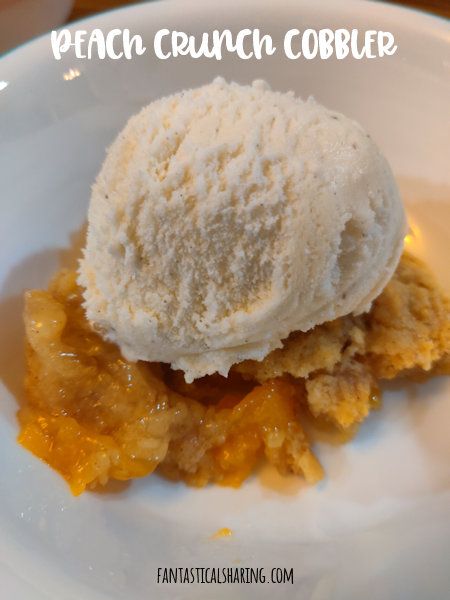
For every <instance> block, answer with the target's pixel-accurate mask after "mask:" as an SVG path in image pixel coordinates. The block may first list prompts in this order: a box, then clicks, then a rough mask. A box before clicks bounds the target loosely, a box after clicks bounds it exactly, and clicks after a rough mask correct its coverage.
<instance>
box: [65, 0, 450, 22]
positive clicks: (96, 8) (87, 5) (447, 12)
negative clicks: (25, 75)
mask: <svg viewBox="0 0 450 600" xmlns="http://www.w3.org/2000/svg"><path fill="white" fill-rule="evenodd" d="M223 1H224V2H226V0H223ZM342 1H344V0H342ZM388 1H390V0H388ZM134 3H135V0H75V5H74V8H73V10H72V13H71V15H70V17H69V21H73V20H75V19H81V18H82V17H87V16H89V15H93V14H95V13H98V12H101V11H103V10H109V9H111V8H117V7H118V6H124V5H126V4H134ZM396 4H401V5H403V6H410V7H411V8H419V9H420V10H426V11H429V12H432V13H434V14H436V15H440V16H442V17H448V18H450V1H449V0H398V1H397V2H396ZM186 10H189V2H188V1H187V0H186Z"/></svg>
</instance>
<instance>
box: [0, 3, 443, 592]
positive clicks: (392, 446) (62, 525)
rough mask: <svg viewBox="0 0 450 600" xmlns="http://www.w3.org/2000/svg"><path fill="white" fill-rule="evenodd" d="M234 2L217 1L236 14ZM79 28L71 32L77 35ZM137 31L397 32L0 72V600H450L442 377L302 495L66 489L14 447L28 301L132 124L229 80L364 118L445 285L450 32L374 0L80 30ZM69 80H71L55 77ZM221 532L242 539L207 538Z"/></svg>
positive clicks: (20, 64) (20, 54)
mask: <svg viewBox="0 0 450 600" xmlns="http://www.w3.org/2000/svg"><path fill="white" fill-rule="evenodd" d="M225 6H226V8H225ZM75 26H76V27H80V24H76V25H75ZM99 26H100V27H102V28H103V30H104V31H106V30H108V29H111V28H113V27H117V26H120V27H129V28H130V29H131V30H132V32H133V33H141V34H142V35H143V36H144V37H145V39H146V40H147V41H149V40H151V39H152V35H153V33H154V32H155V31H156V30H158V29H160V28H162V27H169V28H173V29H178V30H184V31H189V32H193V33H199V32H202V31H204V30H211V29H213V28H219V29H223V28H232V29H234V30H236V29H241V28H242V27H246V26H252V27H256V26H260V27H261V28H262V29H263V30H264V31H265V32H270V33H271V34H272V36H273V37H274V38H275V39H277V38H279V36H280V35H281V34H282V33H284V32H285V31H286V30H287V29H290V28H292V27H298V28H300V29H303V28H305V27H316V28H320V27H331V28H335V27H347V28H352V27H358V28H360V29H384V30H388V31H391V32H393V33H394V34H395V36H396V39H397V43H398V46H399V50H398V52H397V54H396V55H395V56H394V57H391V58H388V59H383V60H372V61H355V60H344V61H339V62H337V61H320V60H313V61H288V60H286V59H284V58H283V57H282V54H281V53H277V54H276V55H275V56H273V57H271V58H267V59H264V60H262V61H258V62H256V61H241V60H238V59H236V58H234V57H230V56H227V57H226V58H225V59H224V60H222V61H221V62H216V61H213V60H204V59H202V60H195V61H193V60H192V59H187V58H183V59H177V60H168V61H159V60H157V59H156V58H155V57H154V56H153V53H152V52H147V53H146V54H145V55H144V56H143V57H141V58H139V59H134V60H132V61H126V60H123V61H108V60H104V61H96V60H92V61H79V60H77V59H74V58H73V57H70V56H68V55H66V56H65V57H64V58H63V60H62V61H60V62H56V61H54V60H53V58H52V56H51V53H50V45H49V38H48V37H47V36H46V37H43V38H41V39H38V40H36V41H34V42H33V43H31V44H29V45H26V46H25V47H23V48H21V49H20V50H19V51H16V52H13V53H11V54H10V55H8V56H6V58H4V59H3V60H1V61H0V202H1V219H0V240H1V253H0V291H1V298H0V318H1V327H2V334H1V341H0V375H1V380H2V381H1V384H0V386H1V388H0V393H1V412H0V590H1V592H0V597H1V598H5V599H8V600H9V599H10V598H11V599H12V598H14V599H15V600H16V599H18V600H29V599H30V600H49V599H51V600H72V599H74V600H75V599H76V600H79V599H83V600H97V599H109V600H113V599H116V598H126V599H127V600H136V599H139V600H143V599H147V598H219V599H220V598H229V597H236V598H271V597H273V595H274V594H276V595H277V596H278V597H283V598H302V599H303V598H305V599H306V598H308V599H309V598H311V599H315V600H318V599H320V600H325V599H331V598H333V599H334V600H341V599H342V600H356V599H360V598H365V599H379V600H382V599H385V598H389V599H399V600H403V599H405V598H408V600H421V599H423V598H427V599H428V600H432V599H434V600H442V599H443V598H445V597H448V596H447V593H448V589H450V587H449V586H450V576H449V562H448V560H449V559H448V557H449V555H450V470H449V459H450V436H449V435H448V429H449V422H450V393H449V392H450V385H449V381H448V379H446V378H437V379H435V380H433V381H431V382H429V383H427V384H426V385H420V386H412V385H408V386H406V388H393V389H391V390H389V391H388V392H387V393H386V394H385V401H384V406H383V408H382V410H380V411H378V412H376V413H374V414H373V415H372V416H371V417H370V418H369V419H368V420H367V422H366V423H365V424H364V425H363V426H362V427H361V430H360V432H359V433H358V435H357V437H356V438H355V439H354V441H353V442H351V443H350V444H348V445H346V446H334V447H333V446H329V445H326V444H324V443H322V444H320V445H318V447H317V452H318V454H319V457H320V459H321V461H322V463H323V465H324V467H325V470H326V472H327V478H326V479H325V480H324V481H323V482H322V483H321V484H320V485H318V486H317V487H307V486H305V485H304V484H303V483H301V482H299V481H297V480H296V479H295V478H288V479H286V480H282V479H281V478H279V477H277V476H276V475H275V474H274V473H273V472H272V471H270V469H265V470H263V471H262V472H261V473H260V474H258V475H257V476H255V477H254V478H253V479H252V480H251V481H249V482H247V483H245V485H243V487H242V488H241V489H240V490H233V489H226V488H219V487H209V488H206V489H202V490H197V489H189V488H187V487H185V486H184V485H182V484H173V483H167V482H165V481H164V480H162V479H160V478H159V477H157V476H153V477H151V478H148V479H144V480H140V481H136V482H134V483H132V485H130V486H129V487H126V488H124V489H123V490H121V491H117V492H115V493H109V494H95V493H87V494H84V495H83V496H81V497H79V498H73V497H72V496H71V495H70V493H69V490H68V488H67V486H66V484H65V483H64V481H63V480H62V479H61V478H60V477H59V476H58V475H57V474H56V473H54V472H53V471H52V470H50V469H49V468H48V467H46V466H45V465H44V464H42V463H41V462H39V461H38V460H36V459H35V458H33V456H31V455H30V454H28V453H27V452H26V451H24V450H23V449H21V448H20V447H19V446H18V445H17V444H16V442H15V436H16V433H17V424H16V421H15V411H16V400H15V398H14V396H20V380H21V376H22V369H23V365H22V344H23V331H22V325H21V318H20V313H21V296H22V292H23V290H24V289H25V288H28V287H34V286H43V285H45V284H46V281H47V280H48V278H49V276H50V275H51V274H52V273H53V271H54V270H55V269H56V268H57V266H58V264H60V263H61V260H63V261H64V260H66V259H67V252H65V249H67V248H69V247H70V245H71V244H74V243H75V241H74V240H75V237H76V235H75V234H76V232H77V231H78V230H79V229H80V227H81V225H82V223H83V221H84V219H85V215H86V207H87V203H88V198H89V187H90V184H91V183H92V181H93V179H94V176H95V174H96V172H97V170H98V168H99V166H100V164H101V161H102V158H103V156H104V150H105V147H106V146H107V145H108V144H109V143H110V142H111V140H112V139H113V138H114V136H115V134H116V133H117V132H118V130H119V129H120V128H121V127H122V126H123V124H124V122H125V120H126V118H127V117H128V116H129V115H130V114H131V113H133V112H134V111H136V110H137V109H138V108H139V107H140V106H142V105H143V104H146V103H148V102H149V101H150V100H152V99H154V98H157V97H159V96H161V95H163V94H167V93H168V92H173V91H175V90H180V89H182V88H183V87H185V86H194V85H198V84H201V83H203V82H207V81H209V80H211V79H212V78H213V77H214V76H215V75H217V74H220V75H223V76H225V77H227V78H232V79H235V80H237V81H240V82H248V81H251V80H252V79H254V78H260V77H264V78H266V79H267V80H268V81H269V82H270V83H271V84H272V86H273V87H274V88H276V89H280V90H288V89H294V90H295V91H296V92H297V93H300V94H302V95H303V96H307V95H309V94H313V95H314V96H316V97H317V98H318V100H320V101H321V102H323V103H324V104H326V105H329V106H330V107H333V108H336V109H338V110H341V111H343V112H345V113H346V114H348V115H350V116H353V117H355V118H356V119H358V120H359V121H360V122H361V123H362V124H363V125H364V126H365V127H366V128H367V129H368V130H369V131H370V132H371V133H372V134H373V136H374V138H375V139H376V140H377V142H378V143H379V145H380V146H381V147H382V148H383V150H384V151H385V153H386V154H387V156H388V158H389V159H390V161H391V163H392V165H393V168H394V171H395V173H396V175H397V176H398V177H399V181H400V182H401V184H402V187H403V189H404V190H405V199H406V201H407V206H408V210H409V212H410V214H411V217H412V220H413V222H414V224H415V225H416V226H418V227H419V232H418V234H417V238H416V243H415V245H414V247H415V250H416V251H417V252H419V253H420V254H421V255H422V256H424V257H425V258H426V260H428V261H429V262H430V264H431V265H432V266H433V267H434V269H435V270H436V272H437V273H438V275H439V276H440V278H441V280H442V281H443V283H444V284H445V285H446V286H447V289H449V290H450V279H449V269H448V254H449V248H450V245H449V241H448V239H449V236H450V225H449V217H450V195H449V191H450V169H449V139H450V125H449V120H448V107H449V105H450V78H449V71H448V70H449V62H450V44H449V28H448V24H447V23H445V22H444V21H442V20H439V19H436V18H432V17H428V16H425V15H423V14H421V13H418V12H414V11H404V10H401V9H399V8H395V7H393V6H390V5H384V4H381V3H367V2H356V1H353V0H351V1H346V2H345V3H344V2H331V1H326V2H325V1H322V2H316V1H314V0H310V1H304V2H297V1H294V0H292V1H288V0H281V1H279V2H277V3H273V2H269V0H258V2H255V1H253V0H252V1H250V0H248V1H247V2H242V1H237V0H230V1H228V2H227V3H226V4H225V3H220V4H219V3H218V2H216V1H214V2H213V1H207V0H203V1H197V0H196V1H195V2H189V3H187V2H181V1H178V2H177V1H175V0H173V1H168V2H156V3H152V4H147V5H140V6H139V5H138V6H134V7H130V8H128V9H126V10H120V11H118V12H112V13H109V14H105V15H101V16H98V17H96V18H95V19H92V20H89V21H87V22H86V23H85V24H83V27H89V28H93V27H99ZM71 69H72V74H73V73H74V72H75V73H78V72H79V75H77V76H75V77H67V76H66V77H64V74H67V73H69V72H70V70H71ZM220 527H230V528H231V529H232V530H233V536H232V537H231V538H226V539H218V540H211V539H210V538H211V535H212V534H213V533H214V532H215V531H216V530H217V529H218V528H220ZM207 565H213V566H219V567H222V566H225V567H226V566H253V567H256V566H264V567H272V566H282V567H291V566H292V567H294V574H295V582H294V585H279V586H277V587H276V588H274V587H273V586H272V585H268V584H264V585H262V584H261V585H246V586H245V585H244V586H241V587H239V586H208V585H203V586H201V585H177V586H169V585H165V586H164V585H159V586H157V585H156V583H155V581H156V568H157V567H158V566H187V567H190V566H207Z"/></svg>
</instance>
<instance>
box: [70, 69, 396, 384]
mask: <svg viewBox="0 0 450 600" xmlns="http://www.w3.org/2000/svg"><path fill="white" fill-rule="evenodd" d="M405 226H406V225H405V215H404V210H403V206H402V203H401V200H400V198H399V194H398V191H397V188H396V185H395V182H394V179H393V176H392V173H391V171H390V169H389V166H388V164H387V162H386V160H385V159H384V158H383V156H382V155H381V154H380V152H379V150H378V149H377V147H376V145H375V144H374V142H373V141H372V139H371V138H370V137H369V135H367V133H366V132H365V131H364V130H363V129H362V128H361V127H360V126H359V125H358V124H357V123H355V122H354V121H352V120H350V119H348V118H346V117H344V116H343V115H341V114H339V113H336V112H334V111H332V110H328V109H326V108H324V107H323V106H321V105H320V104H318V103H316V102H315V101H314V100H312V99H309V100H308V101H306V102H305V101H303V100H301V99H300V98H296V97H295V96H294V95H293V94H292V93H288V94H284V93H278V92H274V91H272V90H271V89H270V88H269V86H268V85H267V84H265V83H264V82H261V81H255V82H254V83H253V85H251V86H241V85H238V84H236V83H227V82H226V81H224V80H223V79H221V78H218V79H215V80H214V81H213V82H212V83H211V84H209V85H205V86H203V87H201V88H198V89H193V90H189V91H184V92H181V93H178V94H175V95H173V96H170V97H167V98H162V99H160V100H157V101H156V102H152V103H151V104H150V105H149V106H147V107H145V108H144V109H143V110H142V111H141V112H140V113H139V114H137V115H136V116H134V117H132V118H131V119H130V121H129V122H128V123H127V125H126V127H125V128H124V130H123V131H122V132H121V133H120V134H119V136H118V137H117V139H116V141H115V142H114V143H113V145H112V146H111V148H110V149H109V151H108V154H107V157H106V160H105V162H104V165H103V167H102V169H101V172H100V174H99V175H98V178H97V181H96V183H95V185H94V186H93V190H92V198H91V204H90V208H89V225H88V234H87V243H86V248H85V251H84V256H83V258H82V260H81V263H80V270H79V282H80V283H81V285H82V286H84V288H85V290H84V298H85V308H86V313H87V317H88V319H89V320H90V321H91V322H92V323H93V324H94V325H95V326H97V327H98V328H99V329H100V331H101V332H103V335H104V336H105V337H106V338H107V339H109V340H111V341H114V342H116V343H117V344H118V345H119V346H120V348H121V351H122V353H123V355H124V356H125V357H126V358H127V359H129V360H138V359H143V360H148V361H161V362H167V363H171V365H172V367H173V368H176V369H182V370H183V371H184V373H185V378H186V380H187V381H192V380H193V379H195V378H197V377H201V376H203V375H206V374H211V373H214V372H219V373H221V374H223V375H226V374H227V373H228V370H229V369H230V367H231V365H233V364H234V363H237V362H240V361H242V360H244V359H248V358H252V359H262V358H264V357H265V356H266V355H267V354H268V353H269V352H270V351H271V350H273V349H274V348H277V347H281V346H282V340H283V339H284V338H286V337H287V336H288V335H289V333H291V332H292V331H297V330H300V331H307V330H308V329H310V328H312V327H314V326H315V325H317V324H319V323H322V322H324V321H329V320H332V319H335V318H337V317H339V316H342V315H345V314H348V313H351V312H353V313H360V312H363V311H366V310H368V309H369V307H370V304H371V302H372V300H373V299H374V298H375V297H376V296H377V295H378V294H379V293H380V292H381V290H382V289H383V287H384V286H385V284H386V283H387V282H388V280H389V279H390V277H391V275H392V273H393V271H394V270H395V268H396V266H397V262H398V259H399V257H400V254H401V251H402V247H403V237H404V234H405Z"/></svg>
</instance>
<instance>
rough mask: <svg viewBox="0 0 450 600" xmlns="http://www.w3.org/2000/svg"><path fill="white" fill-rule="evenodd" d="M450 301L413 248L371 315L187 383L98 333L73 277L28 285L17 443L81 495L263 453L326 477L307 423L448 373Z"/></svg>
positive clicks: (235, 470) (226, 481)
mask: <svg viewBox="0 0 450 600" xmlns="http://www.w3.org/2000/svg"><path fill="white" fill-rule="evenodd" d="M449 310H450V304H449V301H448V300H447V299H446V298H445V297H444V295H443V294H442V293H441V292H440V290H439V289H438V288H437V287H436V284H435V281H434V279H433V277H432V276H431V275H430V273H429V272H428V270H427V269H426V267H425V266H424V265H423V264H422V263H421V262H420V261H419V260H418V259H416V258H413V257H412V256H410V255H407V254H405V255H404V256H403V258H402V259H401V261H400V264H399V266H398V268H397V271H396V273H395V274H394V277H393V278H392V280H391V281H390V283H389V284H388V285H387V287H386V288H385V289H384V291H383V292H382V294H381V295H380V296H379V297H378V298H377V299H376V300H375V302H374V304H373V306H372V309H371V310H370V312H369V313H367V314H365V315H360V316H357V317H355V316H351V315H349V316H346V317H341V318H339V319H336V320H335V321H332V322H330V323H325V324H323V325H320V326H317V327H315V328H314V329H312V330H311V331H309V332H307V333H294V334H292V335H291V336H290V337H289V338H288V339H287V340H286V341H285V343H284V346H283V348H281V349H277V350H274V351H273V352H272V353H270V354H269V355H268V356H267V357H266V358H265V359H264V360H262V361H260V362H257V361H244V362H242V363H240V364H237V365H235V366H234V367H233V369H232V372H231V373H230V375H229V377H228V378H224V377H222V376H219V375H213V376H208V377H204V378H202V379H199V380H196V381H195V382H194V383H191V384H188V383H186V382H185V380H184V377H183V375H182V373H181V372H179V371H173V370H171V369H170V367H168V366H167V365H163V364H157V363H148V362H143V361H139V362H136V363H132V362H129V361H127V360H125V359H124V358H123V357H122V356H121V354H120V351H119V349H118V348H117V347H116V346H115V345H114V344H111V343H107V342H105V341H104V340H102V338H101V337H100V336H99V335H98V334H97V333H95V332H94V331H93V329H92V327H91V326H90V324H89V323H88V321H87V319H86V317H85V313H84V310H83V307H82V290H81V289H80V287H79V286H78V285H77V283H76V273H75V272H71V271H61V272H60V273H59V274H57V275H56V276H55V278H54V279H53V281H52V282H51V284H50V286H49V289H48V291H30V292H28V293H27V294H26V309H25V325H26V339H27V375H26V394H27V402H26V404H25V406H24V407H23V408H21V410H20V412H19V420H20V424H21V433H20V436H19V441H20V443H21V444H23V445H24V446H25V447H26V448H28V449H29V450H31V451H32V452H33V453H34V454H35V455H37V456H39V457H40V458H42V459H43V460H45V461H46V462H47V463H48V464H50V465H51V466H52V467H53V468H55V469H56V470H58V471H59V472H60V473H61V474H62V475H63V476H64V477H65V479H66V480H67V481H68V482H69V484H70V486H71V489H72V491H73V493H75V494H78V493H80V492H82V491H83V490H84V489H85V488H86V487H88V488H93V487H95V486H96V485H98V484H105V483H106V482H107V481H108V480H109V479H119V480H126V479H131V478H135V477H142V476H144V475H147V474H149V473H152V472H153V471H154V470H155V469H156V468H158V471H159V472H160V473H162V474H164V475H165V476H167V477H169V478H172V479H182V480H184V481H186V482H187V483H189V484H191V485H204V484H206V483H208V482H214V483H219V484H223V485H234V486H235V485H239V484H240V483H241V482H242V481H243V480H244V479H245V478H246V477H247V476H248V475H249V474H250V473H251V472H252V470H253V469H254V468H255V466H256V465H257V464H258V463H259V461H260V460H261V459H262V458H265V459H266V460H267V461H268V462H269V463H271V464H272V465H274V466H275V467H276V468H277V469H278V470H279V471H280V473H295V474H298V475H301V476H304V477H305V478H306V480H307V481H309V482H315V481H317V480H319V479H320V478H321V477H322V468H321V466H320V464H319V463H318V461H317V459H316V458H315V456H314V454H313V452H312V450H311V448H310V446H309V443H308V440H307V438H306V436H305V433H304V431H303V429H302V426H301V422H300V413H301V410H300V409H302V410H305V407H307V409H308V410H309V411H310V413H311V414H312V415H313V416H314V417H318V418H325V419H327V420H328V421H329V422H330V423H332V424H333V425H335V426H336V427H338V428H342V429H349V428H352V427H354V426H355V425H357V424H358V423H360V422H361V421H363V420H364V419H365V418H366V417H367V415H368V414H369V412H370V409H371V407H372V405H373V404H374V403H375V402H376V398H377V395H378V381H379V380H380V379H391V378H393V377H396V376H397V375H402V374H405V373H410V372H411V371H412V370H416V369H419V370H422V371H423V372H425V373H440V372H443V373H444V372H445V373H448V372H449V371H450V369H449V352H450V322H449Z"/></svg>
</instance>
